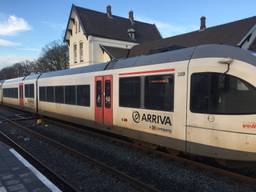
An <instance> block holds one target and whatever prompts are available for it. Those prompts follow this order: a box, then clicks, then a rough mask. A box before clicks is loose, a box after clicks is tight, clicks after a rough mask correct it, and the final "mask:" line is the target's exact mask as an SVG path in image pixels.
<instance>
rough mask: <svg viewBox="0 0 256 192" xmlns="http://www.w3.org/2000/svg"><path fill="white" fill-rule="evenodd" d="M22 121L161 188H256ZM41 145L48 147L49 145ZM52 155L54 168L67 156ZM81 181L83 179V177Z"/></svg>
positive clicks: (103, 141)
mask: <svg viewBox="0 0 256 192" xmlns="http://www.w3.org/2000/svg"><path fill="white" fill-rule="evenodd" d="M23 123H25V124H26V125H27V126H30V127H31V128H33V129H35V130H37V131H38V132H41V133H44V134H46V135H48V136H51V137H52V138H55V139H56V140H58V141H61V142H62V143H64V144H67V145H69V146H71V147H73V148H76V149H77V150H79V151H81V152H82V153H84V154H86V155H89V156H91V157H93V158H95V159H98V160H99V161H102V162H104V163H106V164H108V165H110V166H112V167H115V168H116V169H118V170H120V171H123V172H125V173H127V174H129V175H130V176H132V177H135V178H137V179H139V180H140V181H142V182H145V183H147V184H149V185H152V186H154V187H155V188H157V189H159V190H160V191H198V192H201V191H202V192H203V191H204V192H205V191H207V192H208V191H209V192H211V191H225V192H226V191H242V192H245V191H256V187H255V186H249V185H245V184H241V183H237V182H234V181H232V180H230V179H229V178H227V177H223V176H217V175H214V174H211V173H209V172H207V173H206V172H204V171H200V170H197V169H191V168H189V167H186V166H185V165H183V164H181V163H179V162H176V161H171V160H167V159H164V158H162V157H160V156H159V155H157V154H154V153H146V152H145V151H142V150H138V149H136V148H131V147H128V146H126V145H121V144H118V143H114V142H113V141H111V140H110V139H105V138H102V137H97V136H94V135H90V134H82V133H78V132H76V131H72V130H67V129H64V127H59V126H57V125H54V124H50V123H49V124H47V126H45V125H39V126H38V125H35V121H32V120H31V121H26V122H23ZM42 147H45V149H47V146H42ZM49 148H50V147H49ZM38 150H40V149H38ZM47 151H48V150H47ZM53 156H55V157H56V158H55V159H57V160H56V161H57V162H52V164H53V165H52V167H53V168H54V165H55V166H56V165H58V163H59V162H58V161H59V159H58V157H62V156H63V159H66V156H65V155H63V154H53ZM45 157H47V156H45ZM42 158H43V157H42ZM68 158H71V159H70V160H67V161H65V162H64V165H65V169H66V167H68V168H70V169H69V170H70V173H73V172H74V170H75V169H73V168H71V167H72V165H73V164H74V162H75V161H74V159H72V157H67V159H68ZM46 160H47V158H46ZM76 165H77V166H78V168H79V167H80V163H76ZM68 168H67V169H68ZM81 170H87V168H85V169H77V172H79V174H82V175H83V174H84V173H83V172H84V171H81ZM58 171H62V170H58ZM86 175H87V174H86ZM89 175H90V174H89ZM65 176H66V179H67V180H68V179H70V178H72V177H73V176H72V174H71V175H68V174H67V175H65ZM71 176H72V177H71ZM81 177H82V178H83V179H84V180H87V179H88V180H89V183H91V185H92V182H93V181H91V180H90V176H89V177H87V176H84V177H83V176H81ZM78 181H79V180H78ZM80 181H82V180H81V179H80ZM94 184H95V182H94ZM112 186H114V187H113V189H111V190H110V191H118V190H120V189H122V191H133V190H134V189H130V188H129V186H128V188H126V187H127V186H124V185H121V184H120V183H118V185H116V184H115V185H113V184H112ZM119 186H120V187H119ZM123 187H124V188H123ZM109 189H110V188H106V189H105V191H108V190H109ZM124 189H125V190H124ZM95 190H96V189H95ZM89 191H92V190H89Z"/></svg>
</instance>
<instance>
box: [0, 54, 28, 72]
mask: <svg viewBox="0 0 256 192" xmlns="http://www.w3.org/2000/svg"><path fill="white" fill-rule="evenodd" d="M27 60H33V58H31V57H20V56H15V55H8V56H4V55H2V56H1V55H0V70H1V69H2V68H4V67H7V66H10V65H12V64H14V63H18V62H22V61H27Z"/></svg>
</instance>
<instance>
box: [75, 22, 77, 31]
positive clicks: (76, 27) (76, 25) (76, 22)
mask: <svg viewBox="0 0 256 192" xmlns="http://www.w3.org/2000/svg"><path fill="white" fill-rule="evenodd" d="M75 31H76V33H77V21H75Z"/></svg>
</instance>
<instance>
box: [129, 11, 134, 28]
mask: <svg viewBox="0 0 256 192" xmlns="http://www.w3.org/2000/svg"><path fill="white" fill-rule="evenodd" d="M129 19H130V21H131V24H132V25H133V24H134V16H133V11H129Z"/></svg>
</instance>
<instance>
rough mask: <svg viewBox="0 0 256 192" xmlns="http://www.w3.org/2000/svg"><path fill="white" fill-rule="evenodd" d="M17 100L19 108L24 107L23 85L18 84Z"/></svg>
mask: <svg viewBox="0 0 256 192" xmlns="http://www.w3.org/2000/svg"><path fill="white" fill-rule="evenodd" d="M19 99H20V106H21V107H23V105H24V97H23V84H22V83H20V84H19Z"/></svg>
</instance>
